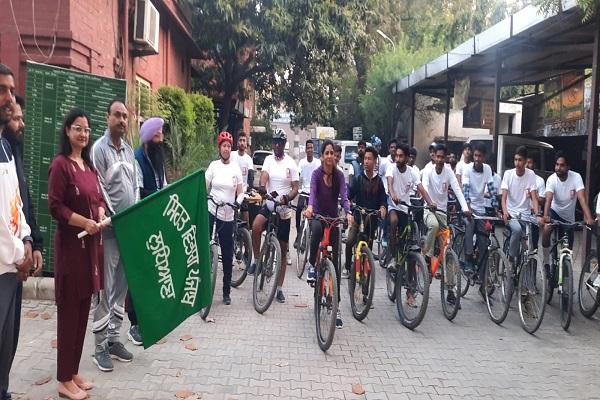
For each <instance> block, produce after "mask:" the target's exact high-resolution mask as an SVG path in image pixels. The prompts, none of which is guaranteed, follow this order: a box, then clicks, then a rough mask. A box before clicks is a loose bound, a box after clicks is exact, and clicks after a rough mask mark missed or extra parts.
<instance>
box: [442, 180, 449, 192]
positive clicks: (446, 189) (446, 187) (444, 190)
mask: <svg viewBox="0 0 600 400" xmlns="http://www.w3.org/2000/svg"><path fill="white" fill-rule="evenodd" d="M447 191H448V184H447V183H446V182H444V183H442V192H447Z"/></svg>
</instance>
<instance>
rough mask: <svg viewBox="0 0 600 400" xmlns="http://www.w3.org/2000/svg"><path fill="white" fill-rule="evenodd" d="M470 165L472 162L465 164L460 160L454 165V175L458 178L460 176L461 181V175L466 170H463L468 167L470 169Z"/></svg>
mask: <svg viewBox="0 0 600 400" xmlns="http://www.w3.org/2000/svg"><path fill="white" fill-rule="evenodd" d="M472 165H473V162H469V163H466V162H464V161H463V160H462V159H461V160H460V161H459V162H458V163H456V171H455V174H456V175H460V176H461V179H462V175H463V174H464V173H465V171H466V170H465V168H468V167H470V166H472Z"/></svg>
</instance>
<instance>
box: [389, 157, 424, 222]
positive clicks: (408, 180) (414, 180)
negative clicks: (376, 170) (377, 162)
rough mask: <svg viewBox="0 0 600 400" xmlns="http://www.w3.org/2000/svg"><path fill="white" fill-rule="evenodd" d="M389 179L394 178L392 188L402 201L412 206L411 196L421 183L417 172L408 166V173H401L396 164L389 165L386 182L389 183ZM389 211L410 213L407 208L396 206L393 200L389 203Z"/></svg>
mask: <svg viewBox="0 0 600 400" xmlns="http://www.w3.org/2000/svg"><path fill="white" fill-rule="evenodd" d="M388 177H392V179H393V185H392V187H393V189H394V192H395V193H396V196H398V198H399V199H400V201H403V202H405V203H406V204H410V196H411V194H412V192H413V187H415V186H417V185H418V184H419V183H421V179H420V178H419V174H418V173H417V171H415V170H414V169H413V168H412V167H410V166H408V165H407V166H406V171H404V172H400V171H399V170H398V167H397V166H396V164H388V168H387V171H386V173H385V181H387V178H388ZM388 209H390V210H400V211H402V212H408V209H407V207H406V206H403V205H400V204H395V203H394V202H393V201H392V199H391V198H390V200H389V201H388Z"/></svg>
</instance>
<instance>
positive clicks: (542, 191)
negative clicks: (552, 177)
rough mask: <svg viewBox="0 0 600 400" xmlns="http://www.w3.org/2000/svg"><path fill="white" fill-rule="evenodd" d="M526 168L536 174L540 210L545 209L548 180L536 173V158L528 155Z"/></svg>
mask: <svg viewBox="0 0 600 400" xmlns="http://www.w3.org/2000/svg"><path fill="white" fill-rule="evenodd" d="M525 168H528V169H530V170H532V171H533V173H534V174H535V186H536V187H537V192H538V202H539V204H540V210H543V209H544V203H545V202H546V182H545V181H544V178H542V177H541V176H539V175H538V174H536V173H535V159H534V158H533V157H531V156H529V157H527V162H526V163H525Z"/></svg>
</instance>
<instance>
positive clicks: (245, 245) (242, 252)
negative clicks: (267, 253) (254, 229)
mask: <svg viewBox="0 0 600 400" xmlns="http://www.w3.org/2000/svg"><path fill="white" fill-rule="evenodd" d="M251 262H252V237H250V232H248V229H246V228H238V230H237V232H236V234H235V237H234V241H233V267H232V270H231V287H234V288H235V287H238V286H240V285H241V284H242V283H244V281H245V280H246V276H247V275H248V267H249V266H250V263H251Z"/></svg>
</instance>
